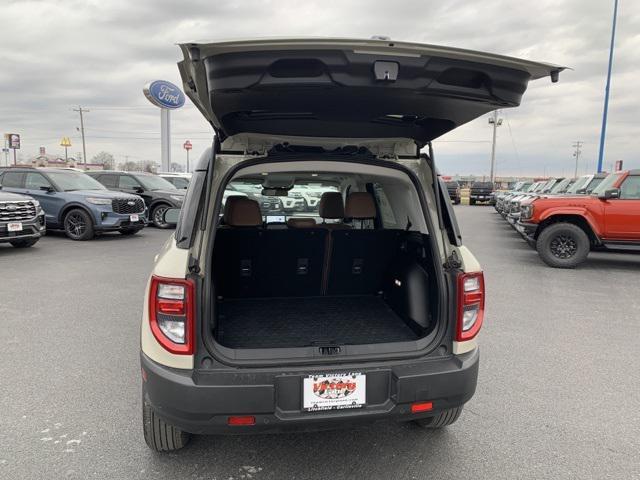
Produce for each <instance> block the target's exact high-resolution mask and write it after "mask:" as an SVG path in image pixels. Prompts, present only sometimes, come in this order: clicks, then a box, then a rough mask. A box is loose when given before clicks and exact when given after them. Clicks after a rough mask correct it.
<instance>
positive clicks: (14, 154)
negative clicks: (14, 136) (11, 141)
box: [13, 148, 18, 167]
mask: <svg viewBox="0 0 640 480" xmlns="http://www.w3.org/2000/svg"><path fill="white" fill-rule="evenodd" d="M17 164H18V161H17V160H16V149H15V148H14V149H13V166H14V167H15V166H16V165H17Z"/></svg>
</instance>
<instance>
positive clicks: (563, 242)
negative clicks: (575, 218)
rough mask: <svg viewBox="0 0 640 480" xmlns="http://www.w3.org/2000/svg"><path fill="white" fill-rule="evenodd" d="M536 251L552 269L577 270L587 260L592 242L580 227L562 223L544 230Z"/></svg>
mask: <svg viewBox="0 0 640 480" xmlns="http://www.w3.org/2000/svg"><path fill="white" fill-rule="evenodd" d="M536 250H538V254H539V255H540V258H541V259H542V261H543V262H544V263H546V264H547V265H549V266H550V267H554V268H575V267H577V266H578V265H580V264H581V263H582V262H584V261H585V260H586V259H587V255H589V251H590V250H591V242H590V241H589V236H588V235H587V234H586V232H585V231H584V230H582V228H580V227H579V226H577V225H574V224H573V223H566V222H560V223H554V224H551V225H549V226H548V227H546V228H545V229H544V230H542V232H541V233H540V235H539V236H538V240H537V241H536Z"/></svg>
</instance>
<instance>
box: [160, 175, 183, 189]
mask: <svg viewBox="0 0 640 480" xmlns="http://www.w3.org/2000/svg"><path fill="white" fill-rule="evenodd" d="M162 178H164V179H165V180H167V181H168V182H170V183H172V184H173V185H175V186H176V187H177V188H183V189H184V188H187V187H188V186H189V179H188V178H185V177H162Z"/></svg>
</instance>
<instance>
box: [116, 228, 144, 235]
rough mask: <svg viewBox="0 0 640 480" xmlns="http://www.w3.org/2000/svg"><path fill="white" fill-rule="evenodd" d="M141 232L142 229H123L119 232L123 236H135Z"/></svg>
mask: <svg viewBox="0 0 640 480" xmlns="http://www.w3.org/2000/svg"><path fill="white" fill-rule="evenodd" d="M140 230H142V229H141V228H123V229H122V230H119V232H120V233H121V234H122V235H135V234H136V233H138V232H139V231H140Z"/></svg>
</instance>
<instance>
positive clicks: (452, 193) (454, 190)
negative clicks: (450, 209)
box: [445, 181, 462, 205]
mask: <svg viewBox="0 0 640 480" xmlns="http://www.w3.org/2000/svg"><path fill="white" fill-rule="evenodd" d="M445 183H446V185H447V192H449V198H450V199H451V201H452V202H453V203H454V204H455V205H459V204H460V202H461V200H462V199H461V197H460V184H459V183H458V182H455V181H452V182H445Z"/></svg>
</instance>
